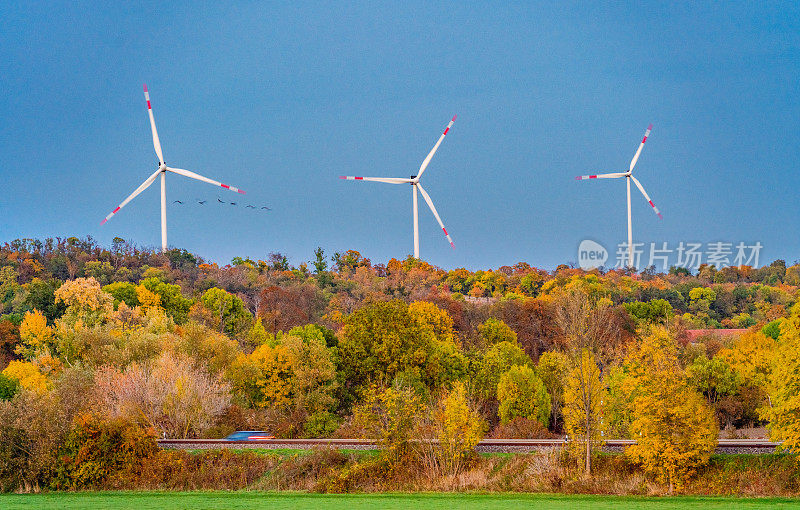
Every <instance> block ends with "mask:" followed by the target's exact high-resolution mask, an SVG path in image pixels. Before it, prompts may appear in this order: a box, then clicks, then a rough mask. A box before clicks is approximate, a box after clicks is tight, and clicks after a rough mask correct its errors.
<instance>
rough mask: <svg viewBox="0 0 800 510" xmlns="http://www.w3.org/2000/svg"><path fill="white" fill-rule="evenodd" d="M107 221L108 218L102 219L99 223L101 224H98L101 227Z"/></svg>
mask: <svg viewBox="0 0 800 510" xmlns="http://www.w3.org/2000/svg"><path fill="white" fill-rule="evenodd" d="M107 221H108V218H104V219H103V221H101V222H100V224H101V225H105V223H106V222H107Z"/></svg>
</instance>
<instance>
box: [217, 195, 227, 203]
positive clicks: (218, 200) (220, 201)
mask: <svg viewBox="0 0 800 510" xmlns="http://www.w3.org/2000/svg"><path fill="white" fill-rule="evenodd" d="M217 202H219V203H220V204H227V202H223V201H222V200H220V199H219V197H217Z"/></svg>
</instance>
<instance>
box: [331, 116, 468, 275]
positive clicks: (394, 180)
mask: <svg viewBox="0 0 800 510" xmlns="http://www.w3.org/2000/svg"><path fill="white" fill-rule="evenodd" d="M455 121H456V116H455V115H453V118H452V119H451V120H450V122H449V123H448V124H447V127H446V128H444V132H443V133H442V136H440V137H439V140H438V141H437V142H436V145H434V146H433V149H431V151H430V152H429V153H428V155H427V156H426V157H425V160H424V161H423V162H422V165H420V167H419V172H417V175H412V176H411V178H403V177H354V176H351V175H342V176H340V177H339V178H340V179H346V180H348V181H375V182H385V183H388V184H410V185H411V190H412V192H411V194H412V197H413V203H414V207H413V209H414V258H415V259H418V258H419V215H418V213H417V189H419V192H420V193H421V194H422V198H424V199H425V202H427V204H428V207H430V208H431V212H432V213H433V216H434V217H435V218H436V221H437V222H439V226H440V227H442V231H444V235H445V236H446V237H447V240H448V241H449V242H450V246H452V247H453V248H455V247H456V245H455V244H453V240H452V239H451V238H450V234H448V233H447V229H446V228H444V223H442V219H441V218H440V217H439V213H438V212H436V207H434V205H433V200H431V197H430V196H429V195H428V193H427V192H426V191H425V188H423V187H422V184H420V182H419V180H420V178H421V177H422V174H423V173H424V172H425V169H426V168H428V164H429V163H430V162H431V158H433V155H434V154H435V153H436V150H437V149H439V145H441V143H442V140H444V137H445V136H447V132H448V131H450V128H451V127H453V123H454V122H455Z"/></svg>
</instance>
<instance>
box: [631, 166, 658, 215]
mask: <svg viewBox="0 0 800 510" xmlns="http://www.w3.org/2000/svg"><path fill="white" fill-rule="evenodd" d="M631 179H633V183H634V184H636V187H637V188H639V191H641V192H642V195H644V198H645V200H647V203H648V204H650V207H652V208H653V211H654V212H655V213H656V214H658V218H659V219H662V220H663V219H664V217H663V216H661V211H659V210H658V207H656V204H654V203H653V201H652V200H650V196H649V195H648V194H647V192H646V191H645V190H644V187H643V186H642V183H640V182H639V180H638V179H637V178H636V177H634V176H632V175H631Z"/></svg>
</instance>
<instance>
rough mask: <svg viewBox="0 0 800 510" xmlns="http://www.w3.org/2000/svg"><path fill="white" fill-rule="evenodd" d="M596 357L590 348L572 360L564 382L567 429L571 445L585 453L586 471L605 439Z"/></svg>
mask: <svg viewBox="0 0 800 510" xmlns="http://www.w3.org/2000/svg"><path fill="white" fill-rule="evenodd" d="M604 392H605V390H604V387H603V383H602V381H601V379H600V369H599V368H598V367H597V360H596V359H595V357H594V355H592V354H591V353H590V352H589V351H588V350H587V349H584V350H582V351H581V355H580V357H579V358H578V360H577V361H576V362H574V363H573V366H572V368H571V370H570V371H569V375H568V377H567V381H566V384H565V385H564V408H563V413H564V431H565V432H566V433H567V436H568V437H569V440H570V442H569V445H568V447H569V448H570V450H572V452H573V453H575V454H581V455H583V462H584V474H585V475H586V476H590V475H591V472H592V451H593V450H595V449H597V448H599V447H600V446H601V445H602V442H603V436H604V428H603V427H604V422H603V412H602V411H603V396H604Z"/></svg>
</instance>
